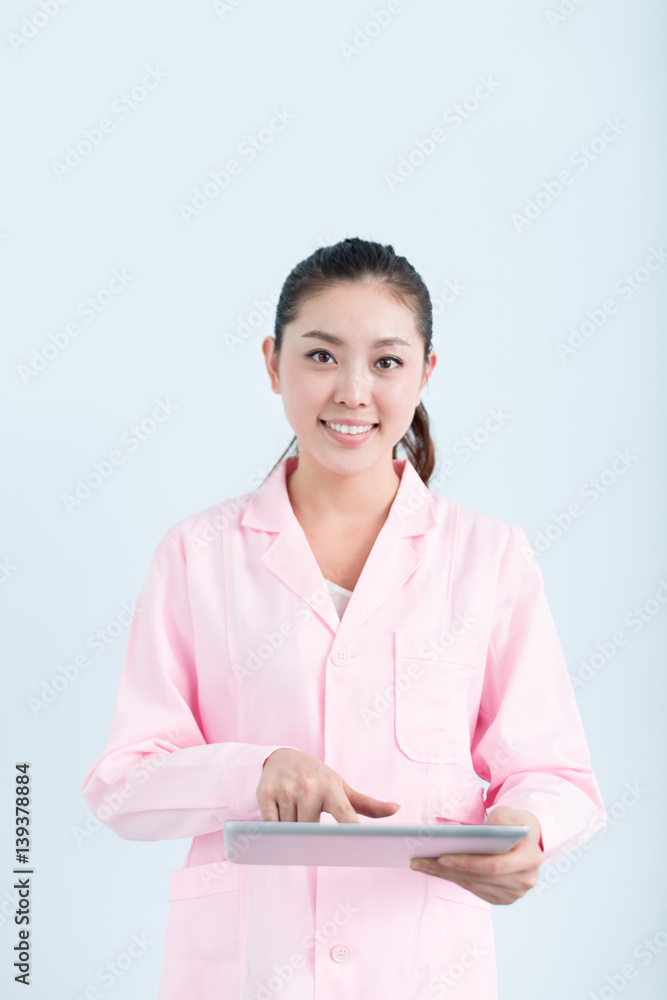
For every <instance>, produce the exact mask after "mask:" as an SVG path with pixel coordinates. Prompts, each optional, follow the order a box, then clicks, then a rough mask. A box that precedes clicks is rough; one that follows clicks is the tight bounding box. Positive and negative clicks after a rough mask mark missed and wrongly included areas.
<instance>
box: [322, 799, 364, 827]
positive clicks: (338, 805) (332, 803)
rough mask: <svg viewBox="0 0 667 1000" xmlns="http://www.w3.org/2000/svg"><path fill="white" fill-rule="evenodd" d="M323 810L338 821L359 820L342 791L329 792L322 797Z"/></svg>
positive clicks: (352, 821)
mask: <svg viewBox="0 0 667 1000" xmlns="http://www.w3.org/2000/svg"><path fill="white" fill-rule="evenodd" d="M323 810H324V812H328V813H330V814H331V815H332V816H333V818H334V819H335V820H337V821H338V822H339V823H359V822H360V820H359V817H358V816H357V814H356V812H355V810H354V808H353V806H352V804H351V802H350V800H349V799H348V797H347V796H346V795H344V794H343V793H336V792H330V793H329V794H328V795H327V796H326V797H325V799H324V806H323Z"/></svg>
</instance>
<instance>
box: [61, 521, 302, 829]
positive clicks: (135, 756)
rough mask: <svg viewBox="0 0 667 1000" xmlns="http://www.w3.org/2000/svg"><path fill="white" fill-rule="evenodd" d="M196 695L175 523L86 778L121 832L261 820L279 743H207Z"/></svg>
mask: <svg viewBox="0 0 667 1000" xmlns="http://www.w3.org/2000/svg"><path fill="white" fill-rule="evenodd" d="M221 655H223V654H222V651H221ZM196 695H197V665H196V662H195V652H194V636H193V625H192V616H191V612H190V603H189V597H188V586H187V572H186V565H185V558H184V553H183V552H182V550H181V546H180V543H179V540H178V539H177V538H176V537H175V535H174V533H173V530H172V529H170V530H169V531H167V532H166V533H165V534H164V535H163V537H162V539H161V540H160V542H159V543H158V546H157V548H156V550H155V552H154V555H153V558H152V560H151V564H150V568H149V572H148V576H147V578H146V580H145V582H144V584H143V587H142V588H141V591H140V593H139V597H138V599H137V604H136V609H135V615H134V619H133V621H132V625H131V627H130V634H129V637H128V644H127V648H126V652H125V659H124V662H123V668H122V673H121V678H120V683H119V688H118V693H117V697H116V703H115V707H114V712H113V717H112V721H111V727H110V731H109V736H108V740H107V746H106V749H105V751H104V753H102V755H101V756H100V757H99V758H98V760H97V761H96V762H95V763H94V764H93V766H92V767H91V768H90V770H89V771H88V772H87V774H86V776H85V777H84V779H83V783H82V785H81V792H82V794H83V797H84V799H85V800H86V803H87V804H88V806H89V808H90V809H91V810H92V812H93V813H95V815H96V816H97V817H98V819H100V820H101V821H102V822H104V823H105V824H106V825H107V826H108V827H110V829H112V830H114V831H115V832H116V833H117V834H119V836H121V837H125V838H127V839H129V840H163V839H164V840H168V839H173V838H178V837H194V836H199V835H201V834H207V833H212V832H214V831H216V830H220V829H222V827H223V825H224V823H225V821H226V820H228V819H255V820H259V819H261V815H260V810H259V806H258V803H257V799H256V796H255V790H256V787H257V784H258V783H259V780H260V777H261V772H262V768H263V766H264V762H265V760H266V758H267V757H268V756H269V754H271V753H272V752H273V751H274V750H278V749H280V747H279V746H259V745H256V744H250V743H233V742H230V743H210V744H209V743H207V742H206V741H205V740H204V737H203V736H202V732H201V729H200V726H199V724H198V722H197V718H196V713H197V709H196ZM290 749H298V748H296V747H293V748H290Z"/></svg>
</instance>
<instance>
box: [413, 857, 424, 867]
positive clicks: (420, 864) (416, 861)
mask: <svg viewBox="0 0 667 1000" xmlns="http://www.w3.org/2000/svg"><path fill="white" fill-rule="evenodd" d="M410 867H411V868H426V867H427V864H426V862H425V861H420V860H419V858H415V859H414V860H413V861H411V862H410Z"/></svg>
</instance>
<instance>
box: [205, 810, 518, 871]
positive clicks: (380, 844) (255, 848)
mask: <svg viewBox="0 0 667 1000" xmlns="http://www.w3.org/2000/svg"><path fill="white" fill-rule="evenodd" d="M529 832H530V827H528V826H499V825H491V826H474V825H470V824H468V825H466V824H458V823H447V824H443V823H437V824H434V825H431V824H426V825H423V826H397V825H393V824H392V825H390V824H384V825H383V824H382V823H373V824H371V823H361V822H360V823H338V822H336V821H335V820H334V821H333V822H328V821H325V822H321V823H280V822H268V821H251V820H229V821H228V822H227V823H225V826H224V837H225V852H226V854H227V858H228V859H229V861H230V862H232V863H233V864H239V865H344V866H346V867H377V868H404V867H409V866H410V862H411V861H412V859H413V858H437V857H439V855H441V854H504V853H505V852H506V851H509V850H510V849H511V848H512V847H514V845H515V844H517V843H518V842H519V841H520V840H522V839H523V838H524V837H525V836H526V835H527V834H528V833H529Z"/></svg>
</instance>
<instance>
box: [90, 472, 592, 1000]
mask: <svg viewBox="0 0 667 1000" xmlns="http://www.w3.org/2000/svg"><path fill="white" fill-rule="evenodd" d="M296 462H298V458H295V457H292V458H288V459H284V460H283V461H282V462H281V463H280V465H279V466H278V467H277V468H276V469H275V470H274V471H273V472H272V473H271V475H270V476H269V477H268V479H267V481H266V482H265V483H264V484H263V485H261V486H260V487H259V488H258V489H257V490H255V491H251V492H248V493H246V494H243V495H242V496H238V497H236V498H234V499H231V500H228V501H225V502H223V503H221V504H218V505H216V506H213V507H210V508H207V509H205V510H203V511H200V512H198V513H196V514H193V515H191V516H189V517H186V518H184V519H183V520H181V521H179V522H178V523H176V524H174V525H173V526H172V527H171V528H170V529H168V530H167V531H166V532H165V533H164V535H163V536H162V538H161V540H160V542H159V543H158V545H157V548H156V550H155V553H154V555H153V558H152V562H151V564H150V569H149V572H148V576H147V578H146V580H145V582H144V585H143V588H142V590H141V592H140V594H139V598H138V601H137V607H136V615H135V619H134V621H133V623H132V626H131V631H130V636H129V640H128V645H127V651H126V655H125V661H124V665H123V670H122V676H121V679H120V686H119V690H118V696H117V700H116V705H115V710H114V714H113V719H112V723H111V729H110V733H109V737H108V742H107V746H106V749H105V751H104V752H103V753H102V755H101V756H100V757H99V759H98V760H97V761H96V762H95V764H93V766H92V767H91V768H90V770H89V771H88V773H87V774H86V776H85V778H84V780H83V785H82V792H83V795H84V797H85V800H86V802H87V804H88V805H89V807H90V809H91V810H92V811H93V812H94V813H95V814H96V815H98V816H99V818H100V819H102V820H103V821H104V822H105V823H106V824H107V825H108V826H109V827H110V828H111V829H112V830H115V831H116V833H118V834H119V835H120V836H121V837H125V838H128V839H131V840H160V839H169V838H177V837H192V838H193V840H192V845H191V847H190V850H189V852H188V854H187V858H186V860H185V866H184V867H183V868H182V869H180V870H178V871H175V872H172V873H171V881H170V909H169V915H168V920H167V927H166V934H165V940H164V952H163V966H162V978H161V982H160V989H159V994H158V998H159V1000H272V998H274V997H278V996H279V997H280V998H281V1000H341V998H345V1000H368V998H369V997H381V998H382V1000H438V998H441V997H446V998H449V997H450V996H456V998H457V1000H494V998H495V997H496V996H497V992H496V966H495V952H494V940H493V929H492V923H491V906H490V904H489V903H488V902H486V901H485V900H483V899H480V898H479V897H478V896H475V895H474V894H473V893H471V892H469V891H468V890H466V889H463V888H461V887H460V886H458V885H456V884H455V883H453V882H451V881H448V880H446V879H441V878H437V877H433V876H429V875H426V874H424V873H421V872H416V871H412V870H411V869H410V868H409V867H407V866H406V868H405V869H400V868H343V867H306V866H280V865H242V864H234V863H231V862H230V861H229V860H227V859H226V856H225V846H224V840H223V826H224V824H225V821H226V820H229V819H250V820H260V819H261V816H260V811H259V806H258V803H257V799H256V795H255V790H256V788H257V784H258V782H259V780H260V776H261V772H262V766H263V763H264V761H265V760H266V758H267V756H268V755H269V754H270V753H271V752H272V751H273V750H275V749H278V748H279V747H283V746H287V747H293V748H295V749H298V750H302V751H304V752H305V753H308V754H311V755H312V756H313V757H317V758H318V759H320V760H323V761H325V762H326V763H327V764H328V765H329V766H330V767H331V768H333V769H334V770H335V771H336V772H338V773H339V774H340V775H341V776H342V777H343V778H344V779H345V781H347V783H348V784H349V785H350V786H351V787H352V788H355V789H357V790H358V791H362V792H365V793H367V794H369V795H372V796H374V797H376V798H379V799H386V800H391V801H395V802H399V803H400V804H401V808H400V809H399V810H398V811H397V812H396V813H395V814H394V815H393V816H389V817H386V818H384V819H379V820H378V819H372V818H369V817H366V816H363V815H360V816H359V819H360V822H362V823H382V824H391V823H396V824H406V823H418V824H424V823H437V822H460V823H483V822H484V817H485V808H486V809H487V810H488V809H490V808H491V806H494V805H501V804H504V805H510V806H514V807H516V808H519V809H528V810H530V811H531V812H533V813H534V814H535V815H536V816H537V817H538V819H539V821H540V825H541V832H542V844H543V847H544V850H545V855H544V861H552V860H554V859H556V858H559V857H562V856H563V855H564V854H565V853H567V852H568V851H569V850H572V849H573V848H574V847H575V846H577V845H578V844H579V843H581V842H583V841H584V840H586V839H587V838H588V837H590V836H591V835H592V834H593V833H594V832H595V831H596V830H597V829H601V828H602V826H604V824H605V822H606V812H605V806H604V802H603V799H602V796H601V794H600V790H599V788H598V784H597V782H596V779H595V776H594V774H593V772H592V771H591V767H590V756H589V750H588V746H587V743H586V738H585V735H584V731H583V728H582V723H581V718H580V715H579V712H578V708H577V704H576V701H575V697H574V693H573V689H572V686H571V683H570V679H569V676H568V671H567V666H566V662H565V659H564V657H563V652H562V649H561V646H560V643H559V639H558V636H557V633H556V628H555V625H554V621H553V618H552V616H551V613H550V610H549V607H548V604H547V600H546V597H545V594H544V589H543V582H542V576H541V572H540V569H539V567H538V565H537V563H536V560H535V557H534V556H533V554H532V551H531V549H530V546H529V544H528V541H527V538H526V535H525V534H524V532H523V530H522V529H521V528H520V527H518V526H516V525H510V524H506V523H505V522H503V521H500V520H498V519H496V518H494V517H491V516H488V515H486V514H483V513H479V512H477V511H474V510H471V509H469V508H467V507H464V506H462V505H461V504H458V503H455V502H454V501H452V500H449V499H448V498H447V497H444V496H441V495H439V494H436V493H434V492H432V491H431V490H429V489H427V488H426V487H425V486H424V485H423V483H422V481H421V479H420V478H419V476H418V475H417V472H416V470H415V469H414V467H413V466H412V465H411V464H410V462H409V461H408V460H406V459H400V460H394V467H395V469H396V471H397V473H398V474H399V475H400V476H401V482H400V486H399V489H398V492H397V494H396V496H395V498H394V501H393V504H392V507H391V509H390V512H389V515H388V518H387V521H386V522H385V524H384V525H383V527H382V530H381V531H380V533H379V535H378V537H377V539H376V541H375V544H374V546H373V549H372V551H371V553H370V555H369V557H368V560H367V562H366V564H365V566H364V569H363V572H362V574H361V576H360V578H359V581H358V583H357V585H356V587H355V588H354V592H353V594H352V597H351V598H350V602H349V604H348V606H347V609H346V610H345V613H344V615H343V619H342V621H339V620H338V617H337V614H336V612H335V609H334V606H333V603H332V601H331V598H330V595H329V593H328V591H327V589H326V587H325V585H324V581H323V577H322V573H321V572H320V569H319V567H318V565H317V562H316V560H315V557H314V556H313V553H312V550H311V549H310V546H309V545H308V542H307V539H306V537H305V534H304V532H303V530H302V528H301V526H300V524H299V522H298V521H297V519H296V517H295V516H294V513H293V511H292V507H291V505H290V502H289V497H288V493H287V489H286V483H285V480H286V475H287V474H288V472H289V471H291V469H292V468H294V467H295V464H296ZM475 773H476V774H477V775H478V776H479V777H480V778H481V779H482V782H483V783H484V784H486V783H488V788H487V791H486V801H485V800H484V791H483V787H482V783H481V782H480V781H479V780H478V779H477V778H476V777H475ZM320 821H321V822H335V820H333V817H332V816H331V815H330V814H328V813H323V814H322V816H321V820H320ZM427 847H428V842H426V844H425V847H424V849H423V850H419V849H418V850H416V852H415V854H419V853H422V854H423V853H425V852H426V853H428V851H427V850H426V848H427Z"/></svg>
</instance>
